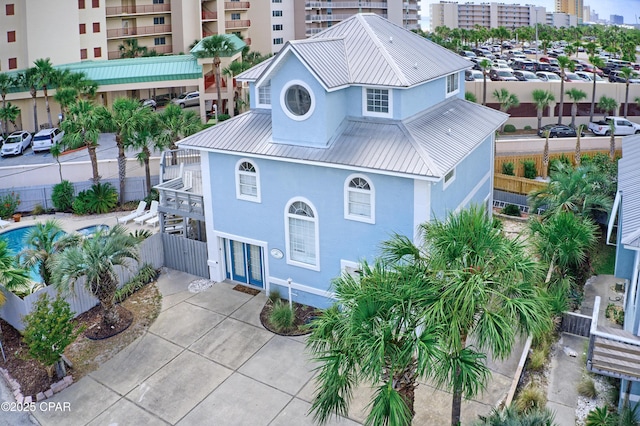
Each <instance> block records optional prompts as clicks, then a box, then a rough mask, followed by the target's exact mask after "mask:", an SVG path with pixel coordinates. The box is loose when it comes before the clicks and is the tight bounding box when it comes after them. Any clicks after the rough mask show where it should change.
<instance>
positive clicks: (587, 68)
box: [582, 64, 604, 77]
mask: <svg viewBox="0 0 640 426" xmlns="http://www.w3.org/2000/svg"><path fill="white" fill-rule="evenodd" d="M594 69H595V71H596V74H598V75H599V76H600V77H602V75H603V74H604V73H603V72H602V70H601V69H600V68H597V67H594V66H593V65H591V64H583V65H582V71H585V72H590V73H591V74H593V70H594Z"/></svg>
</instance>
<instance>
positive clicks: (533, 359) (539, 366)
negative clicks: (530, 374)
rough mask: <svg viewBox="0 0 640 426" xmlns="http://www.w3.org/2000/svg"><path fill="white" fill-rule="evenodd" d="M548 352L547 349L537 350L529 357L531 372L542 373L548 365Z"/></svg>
mask: <svg viewBox="0 0 640 426" xmlns="http://www.w3.org/2000/svg"><path fill="white" fill-rule="evenodd" d="M547 354H548V352H547V351H546V350H545V348H535V349H534V350H533V351H532V352H531V355H530V356H529V366H528V369H529V370H531V371H542V370H544V366H545V365H546V364H547Z"/></svg>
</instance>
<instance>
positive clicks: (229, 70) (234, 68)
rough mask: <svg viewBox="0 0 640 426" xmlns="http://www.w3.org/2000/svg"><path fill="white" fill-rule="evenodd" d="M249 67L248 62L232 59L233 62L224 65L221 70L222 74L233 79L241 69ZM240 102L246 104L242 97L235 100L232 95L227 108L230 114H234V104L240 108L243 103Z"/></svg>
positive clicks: (244, 69)
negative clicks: (229, 106)
mask: <svg viewBox="0 0 640 426" xmlns="http://www.w3.org/2000/svg"><path fill="white" fill-rule="evenodd" d="M249 68H251V65H250V64H249V63H248V62H244V61H243V62H240V61H233V62H231V63H230V64H229V66H228V67H225V68H224V69H223V70H222V74H224V75H226V76H228V77H229V78H230V80H231V81H233V78H234V77H235V76H236V75H238V74H240V73H241V72H243V71H246V70H248V69H249ZM240 103H243V104H246V103H245V102H244V100H242V99H237V100H236V99H235V96H234V98H233V99H232V101H231V108H229V112H230V113H231V114H230V115H231V116H233V115H235V109H236V104H238V105H237V107H238V110H241V109H242V107H243V105H239V104H240ZM238 112H240V111H238Z"/></svg>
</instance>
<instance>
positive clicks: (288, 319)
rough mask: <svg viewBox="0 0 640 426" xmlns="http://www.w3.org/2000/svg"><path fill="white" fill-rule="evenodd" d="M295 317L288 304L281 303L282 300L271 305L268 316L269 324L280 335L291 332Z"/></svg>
mask: <svg viewBox="0 0 640 426" xmlns="http://www.w3.org/2000/svg"><path fill="white" fill-rule="evenodd" d="M294 321H295V315H294V314H293V310H292V309H291V308H290V307H289V303H288V302H285V303H283V302H282V300H278V301H277V302H276V303H275V304H274V305H273V310H272V311H271V314H270V315H269V322H270V323H271V325H272V326H273V327H274V328H275V329H276V331H278V332H280V333H284V332H287V331H289V330H291V329H292V328H293V326H294Z"/></svg>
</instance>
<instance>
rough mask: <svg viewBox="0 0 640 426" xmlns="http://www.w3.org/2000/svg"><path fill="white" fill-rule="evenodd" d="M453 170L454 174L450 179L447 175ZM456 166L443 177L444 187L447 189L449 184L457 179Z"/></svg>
mask: <svg viewBox="0 0 640 426" xmlns="http://www.w3.org/2000/svg"><path fill="white" fill-rule="evenodd" d="M451 172H453V176H451V178H449V180H447V175H448V174H449V173H451ZM456 175H457V173H456V168H455V167H454V168H453V169H451V170H449V171H448V172H447V173H445V175H444V177H443V178H442V189H443V190H445V189H447V187H448V186H449V185H451V184H452V183H453V182H454V181H455V180H456Z"/></svg>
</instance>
